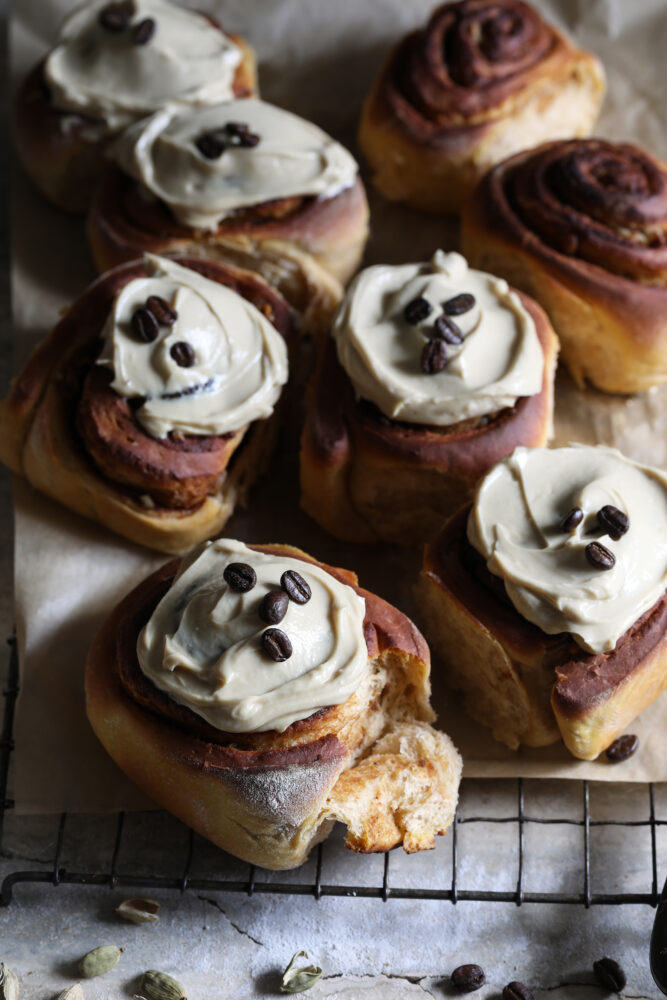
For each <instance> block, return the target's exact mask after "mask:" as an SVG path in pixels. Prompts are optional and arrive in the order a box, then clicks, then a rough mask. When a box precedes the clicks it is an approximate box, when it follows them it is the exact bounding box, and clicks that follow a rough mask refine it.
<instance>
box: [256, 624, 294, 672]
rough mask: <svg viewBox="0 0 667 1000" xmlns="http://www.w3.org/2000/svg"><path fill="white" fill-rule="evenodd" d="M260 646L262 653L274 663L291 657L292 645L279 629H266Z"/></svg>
mask: <svg viewBox="0 0 667 1000" xmlns="http://www.w3.org/2000/svg"><path fill="white" fill-rule="evenodd" d="M262 646H263V648H264V652H265V653H266V654H267V655H268V656H270V657H271V659H272V660H275V661H276V663H282V662H283V660H289V658H290V656H291V655H292V643H291V642H290V641H289V638H288V636H286V635H285V633H284V632H282V631H281V630H280V629H279V628H267V630H266V632H264V634H263V635H262Z"/></svg>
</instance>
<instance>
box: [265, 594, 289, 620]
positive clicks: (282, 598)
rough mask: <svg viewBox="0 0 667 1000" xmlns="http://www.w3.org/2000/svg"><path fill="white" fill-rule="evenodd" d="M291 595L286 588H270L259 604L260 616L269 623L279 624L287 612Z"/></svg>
mask: <svg viewBox="0 0 667 1000" xmlns="http://www.w3.org/2000/svg"><path fill="white" fill-rule="evenodd" d="M288 607H289V597H288V596H287V594H286V593H285V591H284V590H278V589H276V590H269V592H268V593H267V594H264V597H263V598H262V600H261V602H260V605H259V617H260V618H261V619H262V621H263V622H266V624H267V625H277V624H278V622H281V621H282V620H283V618H284V617H285V615H286V614H287V608H288Z"/></svg>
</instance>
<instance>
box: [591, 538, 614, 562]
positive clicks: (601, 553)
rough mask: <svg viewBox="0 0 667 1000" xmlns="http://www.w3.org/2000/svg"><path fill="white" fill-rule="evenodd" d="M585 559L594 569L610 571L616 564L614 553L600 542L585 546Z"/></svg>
mask: <svg viewBox="0 0 667 1000" xmlns="http://www.w3.org/2000/svg"><path fill="white" fill-rule="evenodd" d="M586 558H587V559H588V561H589V563H590V564H591V566H594V567H595V569H612V568H613V566H614V564H615V563H616V556H615V555H614V553H613V552H610V551H609V549H608V548H607V547H606V546H605V545H601V544H600V542H590V543H589V544H588V545H587V546H586Z"/></svg>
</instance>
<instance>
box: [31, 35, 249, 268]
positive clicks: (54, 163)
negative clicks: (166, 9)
mask: <svg viewBox="0 0 667 1000" xmlns="http://www.w3.org/2000/svg"><path fill="white" fill-rule="evenodd" d="M208 20H209V21H211V23H212V24H213V25H215V27H219V25H218V24H216V22H215V21H214V20H213V19H212V18H208ZM220 30H221V31H222V29H220ZM228 37H229V38H231V40H232V41H233V42H234V43H235V44H236V45H238V46H239V48H240V49H241V53H242V59H241V62H240V63H239V65H238V67H237V70H236V73H235V76H234V82H233V90H234V95H235V96H236V97H252V96H253V95H255V94H257V72H256V65H255V53H254V52H253V50H252V49H251V48H250V46H249V45H248V44H247V42H245V41H244V40H243V39H242V38H240V37H239V36H238V35H229V36H228ZM64 122H66V123H67V125H66V127H64V125H63V123H64ZM99 128H100V125H99V122H98V121H97V120H96V119H92V118H84V117H83V116H81V115H77V114H74V113H73V112H71V111H59V110H58V109H57V108H54V107H53V105H52V103H51V100H50V97H49V91H48V86H47V84H46V82H45V80H44V61H42V62H41V63H39V64H38V65H37V66H35V68H34V69H33V70H32V72H31V73H29V75H28V76H27V77H26V80H25V82H24V83H23V85H22V87H21V88H20V89H19V92H18V94H17V96H16V102H15V105H14V124H13V131H14V141H15V143H16V148H17V150H18V154H19V157H20V159H21V161H22V163H23V166H24V167H25V169H26V171H27V173H28V174H29V175H30V177H31V179H32V181H33V183H34V184H35V185H36V187H37V188H39V190H40V191H41V193H42V194H43V195H45V196H46V197H47V198H48V199H49V201H51V202H53V204H54V205H56V206H57V207H58V208H61V209H63V210H64V211H65V212H75V213H82V212H85V211H86V209H87V208H88V205H89V203H90V198H91V196H92V193H93V190H94V188H95V185H96V184H97V181H98V180H99V177H100V176H101V174H102V173H103V171H104V168H105V166H106V160H105V155H104V154H105V151H106V149H107V146H108V145H109V142H110V141H111V139H112V138H113V136H111V137H108V136H107V137H104V138H101V139H100V138H95V137H94V135H95V130H98V131H99ZM87 136H88V137H87ZM135 256H136V254H135Z"/></svg>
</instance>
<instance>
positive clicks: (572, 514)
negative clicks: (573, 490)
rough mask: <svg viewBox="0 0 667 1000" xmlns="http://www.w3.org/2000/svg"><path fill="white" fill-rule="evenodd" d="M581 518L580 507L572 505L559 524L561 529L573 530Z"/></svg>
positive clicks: (582, 515) (582, 516)
mask: <svg viewBox="0 0 667 1000" xmlns="http://www.w3.org/2000/svg"><path fill="white" fill-rule="evenodd" d="M583 519H584V512H583V510H582V509H581V507H573V508H572V510H570V511H568V513H567V514H566V515H565V517H564V518H563V520H562V521H561V522H560V526H561V528H562V529H563V531H574V529H575V528H576V527H577V525H578V524H581V522H582V521H583Z"/></svg>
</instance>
